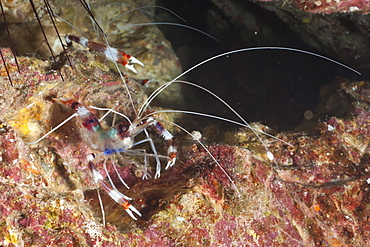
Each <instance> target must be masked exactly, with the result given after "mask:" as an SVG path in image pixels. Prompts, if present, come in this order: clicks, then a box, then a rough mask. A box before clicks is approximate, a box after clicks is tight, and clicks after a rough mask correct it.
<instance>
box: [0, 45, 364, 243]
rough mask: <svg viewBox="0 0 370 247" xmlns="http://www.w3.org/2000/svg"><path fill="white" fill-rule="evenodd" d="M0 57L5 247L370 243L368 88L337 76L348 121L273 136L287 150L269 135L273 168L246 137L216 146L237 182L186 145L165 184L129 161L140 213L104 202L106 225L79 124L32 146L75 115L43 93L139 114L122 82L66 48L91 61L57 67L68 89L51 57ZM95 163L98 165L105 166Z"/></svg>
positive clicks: (137, 92)
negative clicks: (0, 62)
mask: <svg viewBox="0 0 370 247" xmlns="http://www.w3.org/2000/svg"><path fill="white" fill-rule="evenodd" d="M1 52H2V54H3V55H4V56H5V58H6V59H7V60H6V61H7V66H8V68H10V71H11V75H12V78H13V87H11V86H10V83H9V80H8V78H7V75H6V73H5V70H4V66H2V70H1V76H2V81H1V83H2V87H1V88H2V91H1V96H2V97H1V106H2V107H1V109H2V114H1V116H2V123H1V132H0V138H1V141H0V143H1V172H0V174H1V178H0V183H1V199H0V200H1V202H2V203H1V206H0V209H1V224H0V225H1V243H2V244H3V245H8V246H16V245H17V246H21V245H25V246H28V245H35V246H45V245H49V246H50V245H51V246H75V245H81V246H85V245H91V246H92V245H95V244H102V245H103V246H127V245H129V246H172V245H179V246H194V245H205V246H220V245H221V246H236V245H250V246H261V245H262V246H286V245H287V244H291V245H294V246H342V245H347V246H364V245H365V244H366V243H367V242H368V241H369V240H370V239H369V238H370V236H369V234H368V231H369V228H370V222H369V219H370V215H369V210H370V209H369V206H370V204H369V193H370V192H369V183H370V174H369V169H370V167H369V159H368V157H369V153H368V152H369V148H368V146H369V133H370V132H369V126H370V118H369V105H368V102H369V94H368V91H369V88H370V86H369V83H367V82H363V81H362V82H350V81H347V80H343V81H342V83H341V87H342V89H341V90H343V91H345V92H346V93H347V94H348V96H349V97H351V100H352V103H351V105H352V106H351V108H350V110H349V112H350V114H349V115H348V117H346V118H344V119H340V118H335V117H333V118H330V119H328V120H326V121H321V122H320V123H319V124H318V126H317V127H316V129H315V131H313V132H312V133H310V134H307V133H277V134H276V136H277V137H279V138H281V139H283V140H285V141H287V142H289V143H290V144H291V145H292V146H289V145H287V144H284V143H282V142H280V141H278V140H275V139H271V138H270V139H269V138H267V137H262V140H264V142H266V143H267V144H268V148H269V150H271V152H272V153H273V154H274V157H275V160H274V162H271V161H270V160H269V159H267V155H266V150H265V149H264V148H263V147H262V145H261V143H260V142H258V141H256V140H255V138H253V136H254V135H253V134H252V133H250V132H251V131H248V130H240V131H239V132H237V133H233V135H234V138H235V140H237V145H235V146H228V145H225V144H219V145H215V146H209V147H208V150H209V152H210V153H211V154H212V155H213V156H214V157H215V158H216V160H217V161H218V162H219V164H220V165H221V166H222V167H223V168H224V169H225V170H226V172H227V174H229V176H230V177H231V178H232V180H233V181H234V182H235V186H234V185H233V184H232V183H231V181H230V180H229V179H228V178H227V176H226V175H225V173H224V172H223V171H222V170H220V168H219V166H218V165H217V164H215V162H214V160H213V159H212V158H211V157H210V156H209V155H208V153H207V152H206V150H205V149H204V148H203V147H201V146H199V145H197V144H186V142H184V143H182V145H181V146H180V145H179V149H180V153H181V155H180V159H179V161H178V163H177V165H176V166H175V167H174V168H172V169H170V170H168V171H165V172H164V173H163V175H162V177H161V178H159V179H149V180H142V179H141V175H142V173H140V171H141V170H140V169H139V168H138V167H137V166H135V165H133V164H129V163H127V162H124V166H123V167H122V168H119V171H120V174H121V176H122V177H123V178H124V179H125V180H126V181H127V182H128V184H129V185H130V187H131V189H130V190H125V191H124V193H126V194H128V195H129V196H131V197H133V198H134V200H133V202H132V203H133V204H134V205H135V206H136V207H137V208H138V209H139V210H140V211H141V213H142V214H143V217H142V218H141V219H139V220H138V221H137V222H134V221H133V220H131V219H130V218H129V216H127V215H126V213H125V212H124V210H122V209H120V208H119V206H118V205H117V204H115V203H113V202H111V200H110V198H108V197H105V196H103V203H104V205H105V210H106V220H107V224H106V226H103V225H102V222H101V214H100V208H99V204H98V202H97V194H96V190H94V188H96V186H95V184H94V182H93V181H92V178H91V174H90V171H89V169H88V168H87V167H86V163H87V161H86V159H87V155H88V154H90V153H91V152H92V151H91V150H90V149H89V147H88V146H87V145H86V144H84V143H83V142H82V141H81V137H80V136H79V132H78V128H79V127H78V125H77V126H76V124H74V123H73V122H72V123H70V124H67V126H64V127H63V128H61V129H60V130H58V131H57V132H55V133H53V134H52V135H50V136H49V137H47V138H46V139H45V140H43V141H42V142H40V143H38V144H36V145H31V146H29V145H27V144H26V142H29V141H31V140H35V139H37V138H38V137H39V136H40V135H41V133H44V132H46V130H48V129H49V128H50V125H51V126H54V125H56V124H57V123H59V122H60V121H61V120H63V119H65V118H66V117H68V114H71V113H70V112H68V111H67V112H65V111H66V110H63V109H62V108H60V107H57V106H54V105H53V104H52V103H50V102H48V101H46V100H45V96H47V95H46V94H57V95H60V96H63V97H72V98H76V99H79V100H80V102H82V103H84V104H91V105H96V106H101V107H103V106H104V107H112V105H111V104H113V103H112V102H118V103H119V105H120V107H119V109H117V110H118V111H121V112H125V113H126V114H127V115H130V114H133V113H132V110H129V109H124V106H127V105H129V103H128V102H123V101H122V100H125V99H126V100H127V97H126V96H125V95H124V94H125V91H124V90H123V89H122V85H121V83H118V81H119V79H118V78H117V77H114V75H112V74H111V73H108V72H109V70H108V72H107V70H104V67H100V66H97V65H98V62H99V60H98V61H96V60H94V56H89V55H87V54H88V53H89V52H80V51H77V52H74V53H71V56H70V58H71V60H72V61H73V63H75V62H78V63H79V62H80V61H81V60H79V59H82V60H86V59H87V60H90V61H92V62H91V65H92V66H91V67H90V66H86V65H85V66H84V69H82V67H80V68H79V69H78V70H76V71H79V73H76V74H74V72H73V70H71V69H70V68H68V67H67V68H64V69H62V74H63V75H64V78H65V81H64V82H63V81H62V80H61V79H60V76H59V75H58V74H57V73H56V72H53V73H52V74H46V73H45V70H44V68H45V63H47V62H45V61H41V60H38V59H35V58H25V57H19V58H18V62H19V64H20V66H21V68H22V69H21V72H20V73H18V72H17V69H16V66H15V64H14V58H13V57H12V55H11V53H10V51H9V50H8V49H3V50H1ZM76 64H77V63H76ZM46 67H47V66H46ZM68 75H69V76H70V77H71V78H72V77H73V80H69V77H68ZM98 76H99V78H98ZM103 79H104V81H102V80H103ZM126 83H127V85H128V87H129V88H130V91H132V95H133V96H134V102H135V104H136V103H137V104H140V102H142V100H143V99H144V98H145V97H144V96H143V94H142V91H141V89H140V87H139V86H138V85H137V83H135V81H134V80H133V79H129V78H127V81H126ZM107 97H108V98H109V99H110V100H109V101H104V102H101V101H102V100H101V99H104V98H105V99H106V98H107ZM107 102H110V103H107ZM128 108H130V107H128ZM260 128H262V129H263V126H260ZM266 129H267V128H266ZM180 143H181V142H180ZM115 159H117V158H116V157H111V158H110V160H112V162H113V160H115ZM102 160H103V159H102ZM96 162H97V167H98V168H99V169H101V166H102V161H101V162H99V159H97V160H96ZM116 162H118V163H120V161H116ZM121 163H122V162H121ZM121 163H120V164H121ZM108 167H109V166H108ZM110 169H112V168H110ZM115 181H116V182H117V181H118V180H117V179H116V180H115ZM120 189H123V186H122V187H121V188H120Z"/></svg>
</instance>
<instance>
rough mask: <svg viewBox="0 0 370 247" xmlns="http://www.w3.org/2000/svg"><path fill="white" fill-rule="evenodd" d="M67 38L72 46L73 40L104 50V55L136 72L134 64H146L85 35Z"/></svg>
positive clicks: (93, 48)
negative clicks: (90, 39) (84, 36)
mask: <svg viewBox="0 0 370 247" xmlns="http://www.w3.org/2000/svg"><path fill="white" fill-rule="evenodd" d="M65 40H66V42H67V45H68V46H70V45H71V44H72V41H74V42H77V43H79V44H81V45H83V46H85V47H86V48H89V49H90V50H92V51H97V52H102V53H104V56H105V57H106V58H107V59H108V60H111V61H112V62H116V63H120V64H122V65H123V66H125V67H126V68H128V69H129V70H131V71H132V72H134V73H137V70H136V69H135V67H134V64H140V65H141V66H144V64H143V63H142V62H141V61H140V60H139V59H137V58H135V57H133V56H131V55H129V54H127V53H126V52H124V51H121V50H118V49H116V48H113V47H111V46H107V45H103V44H99V43H96V42H92V41H89V40H88V39H86V38H83V37H77V36H74V35H68V34H67V35H66V37H65Z"/></svg>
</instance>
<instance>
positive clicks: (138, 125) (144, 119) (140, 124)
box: [36, 36, 312, 219]
mask: <svg viewBox="0 0 370 247" xmlns="http://www.w3.org/2000/svg"><path fill="white" fill-rule="evenodd" d="M67 38H68V36H67ZM69 39H70V40H75V41H76V40H80V41H81V40H83V42H81V43H83V44H84V43H86V42H88V41H87V40H84V39H83V38H78V37H76V36H70V37H69ZM77 42H79V41H77ZM95 44H96V43H95ZM99 47H100V48H104V50H110V51H113V52H114V50H111V49H110V46H107V45H99ZM260 49H261V50H262V49H288V50H289V49H290V48H278V47H276V48H273V47H260V48H247V49H241V50H236V51H232V52H227V53H223V54H221V55H218V56H215V57H212V58H211V59H208V60H205V61H204V62H202V63H200V64H198V65H196V66H194V67H193V68H191V69H189V70H187V71H185V72H184V73H183V74H181V75H180V76H178V77H177V78H175V79H174V80H172V81H170V82H168V83H167V84H164V85H163V86H161V87H159V88H158V89H157V90H156V91H155V92H154V93H153V94H151V95H150V96H149V98H148V100H147V101H145V102H144V103H143V104H142V105H141V107H140V109H139V111H138V113H137V116H136V118H135V120H133V121H130V120H129V119H128V118H127V117H126V115H122V113H120V112H118V111H116V110H114V108H113V109H108V108H104V107H95V106H89V107H90V108H91V109H93V110H101V111H107V112H108V113H112V114H114V115H119V116H121V117H123V118H126V120H127V122H128V123H129V124H128V125H127V124H122V125H120V126H119V127H117V128H116V129H115V128H112V132H104V134H103V135H105V136H106V137H101V136H100V137H98V139H97V142H100V143H102V146H103V149H100V151H99V152H101V153H102V154H103V155H109V154H112V153H119V152H121V151H125V150H123V149H124V148H126V146H120V147H119V148H111V147H108V148H107V146H105V145H107V142H106V141H112V142H113V138H112V136H114V135H116V134H117V133H118V134H123V133H124V132H125V131H124V130H125V129H127V128H128V129H130V128H131V127H132V128H133V129H134V132H131V133H130V134H129V138H128V139H124V140H129V142H132V139H133V137H134V136H135V135H136V134H137V133H138V132H141V131H143V132H146V128H147V127H149V126H153V127H154V129H157V130H158V131H159V132H160V133H161V134H164V133H165V134H164V139H165V140H166V141H170V142H172V135H171V134H169V132H167V131H166V130H165V129H163V127H162V124H160V122H159V121H157V120H156V119H155V118H154V117H153V116H154V115H155V114H159V113H170V112H178V113H187V114H193V115H201V116H204V117H211V118H216V119H219V120H222V121H229V122H231V123H234V124H238V125H241V126H244V127H248V128H251V127H250V126H249V124H248V123H247V122H246V121H245V120H244V119H243V118H242V117H241V116H240V115H239V114H237V113H236V112H235V111H234V110H232V108H231V107H229V106H228V104H226V103H225V102H224V101H223V100H221V99H220V98H219V97H218V96H216V94H213V93H211V92H210V91H207V90H206V89H204V88H201V87H199V86H197V85H196V84H193V83H190V82H182V83H183V84H187V85H191V86H195V87H199V88H201V89H202V90H205V91H207V92H208V93H210V94H211V95H212V96H215V97H217V98H218V99H220V100H221V102H222V103H224V104H225V105H226V106H227V107H229V108H230V109H231V110H232V111H233V112H234V114H236V116H237V117H239V118H240V119H241V121H243V122H242V123H238V122H237V121H232V120H228V119H226V118H222V117H217V116H211V115H209V114H203V113H197V112H191V111H180V110H179V111H172V110H167V111H166V110H164V111H155V112H153V113H149V114H147V109H148V106H149V105H150V103H151V102H152V100H153V99H155V98H156V97H157V96H158V95H159V94H161V93H162V92H163V91H164V90H165V89H166V88H167V87H168V86H170V85H172V84H173V83H174V82H175V81H176V80H177V79H178V78H179V77H181V76H183V75H185V74H186V73H188V72H190V71H191V70H193V69H194V68H196V67H198V66H201V65H202V64H204V63H207V62H209V61H211V60H214V59H217V58H219V57H222V56H227V55H231V54H233V53H238V52H245V51H250V50H260ZM290 50H291V51H299V50H294V49H290ZM307 54H310V53H307ZM311 55H312V54H311ZM105 56H106V58H107V59H108V60H109V58H110V57H109V54H108V55H105ZM116 60H117V59H116ZM132 61H135V62H136V63H138V64H140V63H139V62H137V60H132ZM116 62H117V61H116ZM129 65H130V64H129ZM129 69H130V67H129ZM131 70H132V67H131ZM58 97H59V96H58ZM58 97H52V98H50V100H51V101H52V102H57V103H59V104H61V105H67V106H69V107H70V108H72V109H73V110H76V112H75V113H74V114H73V115H72V116H71V118H74V117H77V118H81V122H82V123H81V124H82V125H80V126H79V127H78V128H80V129H81V130H82V132H83V131H89V130H90V129H89V128H90V127H91V128H92V129H93V127H97V126H99V124H100V121H97V118H96V117H95V116H94V115H93V113H92V112H91V111H90V110H89V107H88V106H81V104H80V103H79V102H78V101H76V100H74V99H63V98H58ZM85 117H86V118H89V120H92V122H89V123H87V124H86V123H85V124H84V123H83V122H84V121H85V120H86V119H85ZM71 118H68V119H67V120H66V121H63V123H62V125H64V124H65V123H67V122H68V121H69V120H70V119H71ZM102 119H104V117H103V118H102ZM158 120H160V119H158ZM95 124H96V125H95ZM62 125H60V126H62ZM177 127H178V128H180V129H182V130H184V131H185V132H187V131H186V129H184V128H182V127H181V126H177ZM57 128H59V126H58V127H57ZM57 128H54V129H52V130H51V131H50V132H48V133H47V134H46V135H44V136H43V137H42V138H40V139H39V140H38V141H40V140H42V139H44V138H45V137H46V136H48V135H50V134H51V133H52V132H54V131H55V130H56V129H57ZM98 128H100V127H98ZM251 129H252V131H257V136H258V132H260V131H258V130H256V129H253V128H251ZM94 132H96V130H94ZM113 132H115V133H113ZM187 133H188V132H187ZM145 134H146V133H145ZM263 134H267V133H263ZM86 135H87V136H89V135H88V134H85V136H86ZM146 135H147V134H146ZM123 136H124V134H123ZM90 137H91V136H89V138H90ZM271 137H272V136H271ZM99 138H101V139H99ZM124 138H126V137H124ZM38 141H36V142H38ZM144 141H147V142H148V143H150V145H151V147H152V148H151V149H152V152H153V153H149V152H147V153H144V150H138V152H136V151H132V153H130V152H129V150H128V151H127V153H128V154H134V155H140V156H143V157H144V158H146V157H148V158H149V157H153V158H155V159H159V158H161V159H169V156H171V155H160V154H156V149H157V148H156V147H155V146H154V144H152V143H153V142H152V140H151V138H150V137H148V136H147V138H144V139H143V141H138V142H137V143H135V144H139V143H141V142H144ZM281 141H282V142H284V141H283V140H281ZM85 142H86V143H85V144H87V145H90V146H92V147H94V146H97V142H95V143H94V142H93V141H92V142H91V143H89V142H90V140H85ZM261 142H262V143H263V141H262V140H261ZM199 144H200V145H202V146H204V145H203V144H202V143H201V142H199ZM285 144H286V145H289V143H285ZM131 145H132V143H130V144H129V145H128V146H127V147H128V148H131ZM204 147H205V146H204ZM265 148H266V156H267V157H268V159H269V160H271V161H273V160H274V157H273V154H272V152H270V151H269V150H268V148H267V146H266V145H265ZM205 149H206V148H205ZM133 150H135V149H133ZM169 150H170V151H172V152H174V150H175V145H174V144H170V148H169ZM206 150H207V149H206ZM141 151H142V152H141ZM170 153H171V152H170ZM208 153H209V151H208ZM211 157H213V156H212V155H211ZM213 159H214V161H215V162H216V163H217V160H216V159H215V158H214V157H213ZM169 160H171V159H169ZM144 163H145V162H144ZM158 163H160V162H157V164H158ZM174 163H175V161H174V158H172V162H169V163H167V167H166V168H169V167H171V166H173V165H174ZM218 165H219V164H218ZM88 166H89V168H90V170H91V173H92V177H93V180H94V181H95V183H96V184H98V185H100V187H101V188H102V189H103V190H104V191H105V192H107V193H108V194H109V196H110V197H111V199H113V200H114V201H116V202H117V203H118V204H120V205H121V206H123V207H124V209H125V210H126V211H127V212H128V214H129V215H130V216H131V217H132V218H133V219H135V218H136V217H137V216H135V215H134V214H133V213H135V214H136V215H139V216H140V212H139V210H137V209H136V208H135V207H134V206H132V205H130V204H127V203H128V202H127V200H128V199H129V197H127V196H125V195H123V194H122V193H121V192H119V191H118V190H117V189H116V188H115V186H114V183H113V182H112V179H111V178H110V175H109V173H108V172H106V173H107V178H108V180H109V183H107V182H105V180H104V177H103V175H102V174H101V173H100V172H98V171H97V169H96V168H95V165H94V163H93V159H89V160H88ZM113 167H114V169H116V166H115V165H114V166H113ZM220 168H221V169H222V167H221V166H220ZM224 172H225V174H226V175H227V173H226V171H224ZM144 174H145V175H147V173H146V172H144ZM160 174H161V173H160V167H158V166H157V168H156V173H155V177H157V178H158V177H159V176H160ZM117 175H118V177H120V176H119V174H118V172H117ZM147 176H148V175H147ZM229 179H230V181H231V182H232V183H233V181H232V179H231V178H230V177H229ZM122 181H123V180H122ZM122 183H124V181H123V182H122ZM236 190H237V188H236Z"/></svg>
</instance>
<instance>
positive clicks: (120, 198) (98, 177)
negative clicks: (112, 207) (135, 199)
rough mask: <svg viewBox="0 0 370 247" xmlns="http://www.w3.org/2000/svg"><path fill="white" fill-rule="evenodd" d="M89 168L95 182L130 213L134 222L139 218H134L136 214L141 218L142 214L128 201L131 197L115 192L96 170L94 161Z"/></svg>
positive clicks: (90, 162)
mask: <svg viewBox="0 0 370 247" xmlns="http://www.w3.org/2000/svg"><path fill="white" fill-rule="evenodd" d="M89 168H90V170H91V172H92V176H93V179H94V182H95V183H96V184H97V185H99V187H100V188H102V189H103V190H104V191H105V192H106V193H107V194H108V195H109V196H110V198H112V199H113V200H114V201H115V202H117V203H118V204H119V205H121V207H123V209H124V210H126V212H127V213H128V215H130V216H131V218H133V219H134V220H137V218H136V217H135V216H134V213H136V214H137V215H138V216H140V217H141V213H140V212H139V211H138V210H137V209H136V208H135V207H134V206H132V205H131V204H130V203H129V202H128V200H131V198H130V197H128V196H125V195H124V194H122V193H121V192H119V191H118V190H115V189H113V188H112V186H110V185H109V184H108V183H107V182H106V181H105V180H104V178H103V176H102V175H101V174H100V172H98V170H96V169H95V166H94V164H93V162H92V161H89Z"/></svg>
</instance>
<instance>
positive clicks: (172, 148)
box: [148, 118, 177, 170]
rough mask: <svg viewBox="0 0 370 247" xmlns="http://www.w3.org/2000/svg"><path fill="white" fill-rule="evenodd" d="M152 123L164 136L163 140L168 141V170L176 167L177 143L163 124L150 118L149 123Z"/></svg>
mask: <svg viewBox="0 0 370 247" xmlns="http://www.w3.org/2000/svg"><path fill="white" fill-rule="evenodd" d="M149 121H150V122H152V125H154V127H155V128H156V129H157V131H158V133H159V134H160V135H161V136H162V138H163V139H165V140H166V141H167V156H168V162H167V165H166V168H165V169H166V170H167V169H168V168H170V167H172V166H174V165H175V162H176V158H177V147H176V142H175V140H174V139H173V135H172V134H171V133H170V132H169V131H168V130H167V129H166V128H165V127H164V126H163V124H161V123H160V122H157V121H156V120H155V119H154V118H149V119H148V122H149Z"/></svg>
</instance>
